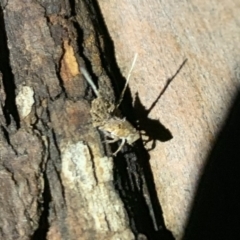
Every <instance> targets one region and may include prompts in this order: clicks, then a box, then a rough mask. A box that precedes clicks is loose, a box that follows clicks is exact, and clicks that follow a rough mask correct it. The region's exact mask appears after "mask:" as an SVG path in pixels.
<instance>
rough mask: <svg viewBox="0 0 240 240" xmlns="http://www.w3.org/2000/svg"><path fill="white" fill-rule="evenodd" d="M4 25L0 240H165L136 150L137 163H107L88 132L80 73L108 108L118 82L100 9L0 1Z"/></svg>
mask: <svg viewBox="0 0 240 240" xmlns="http://www.w3.org/2000/svg"><path fill="white" fill-rule="evenodd" d="M0 17H1V36H0V45H1V60H0V71H1V94H0V96H1V99H0V100H1V109H0V110H1V112H0V120H1V129H0V130H1V142H0V144H1V145H0V151H1V158H0V161H1V162H0V166H1V171H0V178H1V198H0V208H1V217H0V228H1V231H0V238H1V239H66V240H70V239H127V240H128V239H135V237H137V238H138V239H146V232H148V233H149V234H150V235H156V234H157V235H156V236H160V235H164V234H169V233H168V231H167V230H166V229H165V228H164V223H163V219H162V216H161V209H160V208H159V206H158V203H157V201H156V199H157V198H156V194H155V192H154V190H153V197H150V195H149V187H148V186H147V181H146V179H145V177H144V172H143V164H145V170H147V171H149V173H150V174H148V178H149V179H150V181H149V182H151V183H152V179H151V172H150V169H149V166H148V164H147V163H146V162H143V163H141V159H146V157H147V158H148V155H146V152H145V151H144V150H143V146H142V144H141V142H139V143H138V148H139V151H140V152H139V153H136V150H135V148H136V147H134V148H133V147H130V146H124V148H123V149H122V151H121V153H119V154H118V155H117V157H115V158H114V161H113V158H112V157H111V151H112V149H111V148H112V146H109V145H108V144H106V143H104V142H103V140H104V135H103V134H100V133H99V132H98V131H97V129H96V128H93V126H92V119H91V115H90V108H91V100H92V99H93V98H94V96H93V94H92V91H91V90H90V89H89V88H88V87H87V86H88V85H87V83H86V81H85V79H84V78H83V76H82V74H81V72H80V70H79V69H80V67H85V68H86V69H87V70H88V71H89V72H90V74H91V75H92V76H93V79H94V81H96V82H97V85H98V87H99V91H101V93H102V94H105V97H107V98H108V99H110V98H112V100H115V99H114V98H115V93H114V90H113V87H112V83H111V81H110V80H109V77H111V78H112V79H120V80H123V77H122V76H121V74H120V73H119V71H118V68H117V65H116V63H115V61H114V51H113V44H112V42H111V39H110V38H109V36H108V33H107V29H106V27H105V25H104V22H103V19H102V17H101V14H100V11H99V8H98V6H97V4H96V2H95V1H75V2H73V1H69V2H68V1H56V2H53V1H32V0H27V1H26V0H20V1H19V0H10V1H4V0H2V1H1V13H0ZM113 70H117V72H116V73H114V72H113ZM121 83H123V82H121ZM120 85H121V84H120ZM120 87H122V86H120ZM117 88H118V87H117V84H116V86H115V90H116V92H118V91H117ZM130 116H131V115H130ZM113 147H114V145H113ZM115 147H116V146H115ZM141 149H142V150H141ZM141 151H143V153H144V154H145V155H146V156H144V157H142V158H141V157H138V156H137V155H141ZM136 159H139V160H140V162H137V161H136ZM145 170H144V171H145ZM152 188H153V187H152ZM153 189H154V188H153ZM154 194H155V195H154ZM151 198H153V199H154V200H155V201H156V203H157V205H156V207H155V208H156V210H154V209H153V205H152V203H151V201H152V200H151ZM124 205H125V206H124ZM156 212H157V214H158V215H159V217H158V218H156ZM143 219H144V222H143ZM159 226H161V231H160V228H159ZM143 233H144V234H145V235H144V234H143ZM149 234H148V235H149ZM170 235H171V234H170Z"/></svg>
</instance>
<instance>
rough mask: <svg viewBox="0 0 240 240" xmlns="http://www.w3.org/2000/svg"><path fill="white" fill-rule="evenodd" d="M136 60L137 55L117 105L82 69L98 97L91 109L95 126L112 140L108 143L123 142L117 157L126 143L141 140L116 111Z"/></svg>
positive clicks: (82, 69) (136, 132) (137, 133)
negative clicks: (102, 93)
mask: <svg viewBox="0 0 240 240" xmlns="http://www.w3.org/2000/svg"><path fill="white" fill-rule="evenodd" d="M136 58H137V55H135V58H134V61H133V64H132V67H131V69H130V71H129V74H128V77H127V81H126V84H125V87H124V89H123V91H122V94H121V97H120V99H119V102H118V104H116V105H115V104H114V103H112V102H110V101H109V100H108V99H106V98H104V96H101V95H100V93H99V91H98V90H97V88H96V86H95V84H94V83H93V81H92V78H91V77H90V75H89V74H88V72H87V71H86V69H85V68H80V69H81V72H82V74H83V75H84V77H85V79H86V80H87V82H88V83H89V85H90V86H91V87H92V89H93V91H94V93H95V94H96V96H97V98H96V99H94V100H93V101H92V108H91V115H92V119H93V126H94V127H97V128H98V129H99V130H101V131H102V132H103V133H104V134H105V135H106V136H108V137H109V138H111V140H108V141H107V142H108V143H114V142H117V141H119V140H121V144H120V146H119V148H118V149H117V151H116V152H115V153H114V154H113V155H116V154H117V153H118V152H119V151H120V150H121V149H122V147H123V146H124V144H125V143H128V144H130V145H131V144H133V143H134V142H135V141H137V140H138V139H139V138H140V134H139V132H138V131H137V130H136V129H135V128H134V127H133V126H132V125H131V124H130V123H129V122H128V121H127V120H126V119H125V118H120V117H117V116H116V114H115V112H116V109H117V108H118V107H119V105H120V104H121V101H122V98H123V95H124V92H125V90H126V88H127V84H128V81H129V78H130V74H131V71H132V69H133V66H134V64H135V61H136Z"/></svg>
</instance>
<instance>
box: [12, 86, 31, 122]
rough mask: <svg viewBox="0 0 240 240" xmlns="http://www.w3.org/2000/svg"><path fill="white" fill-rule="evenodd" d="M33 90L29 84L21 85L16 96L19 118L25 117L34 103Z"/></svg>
mask: <svg viewBox="0 0 240 240" xmlns="http://www.w3.org/2000/svg"><path fill="white" fill-rule="evenodd" d="M33 96H34V91H33V89H32V88H31V87H29V86H21V87H20V89H19V93H18V95H17V97H16V104H17V107H18V112H19V114H20V116H21V118H25V117H27V116H28V115H29V114H30V112H31V110H32V106H33V104H34V98H33Z"/></svg>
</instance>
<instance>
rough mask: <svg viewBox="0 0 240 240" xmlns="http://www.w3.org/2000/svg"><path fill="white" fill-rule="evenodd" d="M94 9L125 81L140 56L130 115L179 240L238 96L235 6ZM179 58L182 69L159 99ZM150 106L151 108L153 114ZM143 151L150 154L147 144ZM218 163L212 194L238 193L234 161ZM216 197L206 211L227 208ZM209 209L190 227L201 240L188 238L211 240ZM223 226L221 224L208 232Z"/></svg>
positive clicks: (142, 4) (110, 4)
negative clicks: (143, 135) (144, 138)
mask: <svg viewBox="0 0 240 240" xmlns="http://www.w3.org/2000/svg"><path fill="white" fill-rule="evenodd" d="M99 5H100V9H101V11H102V14H103V17H104V19H105V22H106V25H107V27H108V30H109V33H110V36H111V37H112V40H113V42H114V46H115V53H116V60H117V63H118V66H119V68H120V69H121V71H122V73H123V74H124V75H126V73H127V71H128V70H127V69H128V68H129V67H130V64H131V61H132V58H133V56H134V54H135V53H138V54H139V57H138V61H137V64H136V66H135V69H134V71H133V73H132V77H131V81H130V89H131V92H132V96H133V97H134V95H135V93H137V95H136V100H135V112H136V115H137V119H138V120H139V121H140V123H141V122H142V123H143V124H142V128H143V129H144V130H148V135H149V136H152V138H153V139H155V140H157V141H156V147H155V148H154V149H153V150H152V151H150V152H149V154H150V164H151V168H152V170H153V175H154V181H155V185H156V190H157V194H158V197H159V200H160V203H161V206H162V209H163V214H164V219H165V221H166V226H167V228H168V229H170V230H171V231H172V232H173V233H174V236H175V237H176V239H181V238H182V236H183V234H184V228H185V226H186V224H187V219H188V216H189V214H190V210H191V206H192V203H193V201H194V195H195V193H196V191H197V187H198V182H199V181H200V177H201V174H202V173H203V171H204V167H205V164H207V157H208V154H209V153H210V150H211V148H212V147H213V145H214V144H215V142H216V138H217V136H218V132H219V131H220V129H221V127H222V126H223V123H224V120H225V118H226V115H227V114H228V112H229V109H230V107H231V105H232V104H233V102H234V100H235V97H236V95H237V94H238V89H239V60H240V59H239V56H240V55H239V52H240V46H239V40H240V29H239V21H240V15H239V11H240V2H239V1H211V2H210V1H174V0H171V1H158V0H151V1H147V0H132V1H124V0H123V1H117V0H110V1H108V0H99ZM186 58H187V59H188V61H187V62H186V64H185V65H184V66H183V67H182V69H181V70H180V71H179V73H178V74H177V76H175V78H174V80H173V81H172V82H171V83H170V84H169V85H168V88H167V89H166V91H165V92H164V94H162V95H161V92H162V91H163V89H164V87H165V86H166V85H167V84H168V83H169V79H172V77H173V76H174V75H175V73H176V71H177V70H178V69H179V67H180V65H181V63H182V62H183V61H184V59H186ZM159 96H161V98H160V99H158V97H159ZM156 99H157V100H158V102H157V103H156V104H155V105H154V108H152V106H153V105H152V104H153V102H154V101H156ZM149 109H150V110H152V111H149ZM146 126H147V127H146ZM149 126H150V127H149ZM168 131H170V133H171V134H170V135H172V139H171V137H170V135H168V134H167V135H166V136H167V137H164V136H165V135H164V133H169V132H168ZM233 131H234V132H235V131H236V130H233ZM232 134H233V133H232ZM228 142H231V141H230V139H229V140H228ZM231 143H232V142H231ZM225 144H227V142H226V143H225ZM147 146H148V148H151V147H152V144H151V143H150V144H148V145H147ZM234 146H235V143H234ZM225 148H226V146H225ZM230 152H232V149H231V151H229V153H230ZM231 156H233V155H231ZM227 159H229V157H226V160H227ZM218 160H219V164H218V165H219V166H221V165H222V166H225V170H224V169H222V172H221V174H220V175H216V172H214V171H213V172H211V174H212V175H214V176H219V179H218V184H216V186H215V188H214V187H213V188H212V189H211V191H212V192H213V191H214V189H219V188H220V186H222V187H223V184H221V181H222V180H223V179H224V180H223V181H224V182H225V183H224V184H225V187H226V188H229V189H232V188H233V189H237V188H238V187H237V185H236V183H237V182H239V177H238V176H236V175H234V171H232V173H231V171H230V170H229V171H228V169H229V167H230V169H232V170H233V169H234V168H238V165H236V163H235V162H233V161H231V166H230V165H229V164H230V163H227V162H225V161H223V163H222V162H221V160H220V156H218ZM212 165H214V166H216V165H217V164H216V165H215V164H212ZM219 166H216V168H218V167H219ZM233 166H235V167H233ZM223 168H224V167H223ZM224 171H225V173H224ZM227 173H229V175H226V174H227ZM232 175H234V176H235V180H233V181H232V182H231V183H227V180H226V179H227V178H229V179H230V178H232ZM230 176H231V177H230ZM225 180H226V181H225ZM228 184H229V185H228ZM227 186H228V187H227ZM234 186H235V188H234ZM223 192H224V190H223V188H222V193H221V194H220V190H219V194H220V195H221V196H222V200H219V199H221V198H219V197H220V195H219V197H218V198H213V199H209V198H208V199H206V200H204V201H206V204H207V203H208V204H209V206H211V207H209V208H212V209H215V206H216V204H217V202H219V201H222V202H224V201H225V203H226V204H227V203H228V200H227V199H229V196H228V195H227V194H226V192H225V193H224V195H223ZM227 193H228V194H229V192H228V191H227ZM210 195H211V196H212V194H211V193H209V196H210ZM233 195H234V194H233ZM231 196H232V195H231ZM234 196H235V195H234ZM198 200H199V201H200V199H197V201H198ZM230 205H231V203H230ZM234 206H235V207H236V205H234ZM225 207H226V210H225ZM209 208H208V210H206V209H203V210H202V211H203V212H204V211H205V212H207V211H208V213H206V216H205V217H204V221H205V223H204V224H202V225H200V224H199V221H200V217H199V218H198V220H196V222H195V225H198V226H199V228H200V229H201V232H202V234H203V233H204V234H206V235H204V237H202V238H201V237H200V236H202V235H201V233H200V232H198V231H196V229H195V232H198V234H199V235H198V236H197V234H195V235H194V237H192V238H190V239H215V238H211V237H209V234H213V233H211V231H210V230H209V231H207V230H206V229H210V227H209V228H208V227H207V228H206V226H211V225H212V224H213V223H214V222H218V218H220V219H222V216H219V217H216V215H215V218H214V217H213V215H212V214H211V210H210V209H209ZM233 208H234V207H233ZM219 211H220V212H221V211H223V212H224V213H223V212H222V215H223V216H225V215H224V214H225V211H226V212H228V211H229V208H228V206H227V205H223V206H222V208H220V207H219ZM219 214H220V213H219ZM228 216H229V219H232V217H231V216H230V215H228ZM226 221H227V220H226ZM222 223H224V220H223V219H222ZM231 223H232V220H231ZM228 224H229V222H228V221H227V222H225V224H222V227H220V226H218V227H217V229H215V231H216V232H218V231H220V229H223V228H225V225H228ZM199 231H200V230H199ZM226 231H227V230H226ZM230 232H231V230H230V231H229V232H228V234H229V233H230ZM227 236H228V235H227V234H226V236H225V238H227V239H230V238H231V237H227ZM220 238H221V237H219V236H218V237H217V238H216V239H220Z"/></svg>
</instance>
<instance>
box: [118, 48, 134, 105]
mask: <svg viewBox="0 0 240 240" xmlns="http://www.w3.org/2000/svg"><path fill="white" fill-rule="evenodd" d="M137 57H138V54H137V53H136V54H135V55H134V59H133V62H132V66H131V68H130V70H129V72H128V75H127V80H126V83H125V86H124V88H123V90H122V93H121V95H120V98H119V101H118V104H117V105H116V108H118V107H119V106H120V104H121V102H122V100H123V96H124V93H125V91H126V89H127V85H128V82H129V80H130V77H131V74H132V71H133V68H134V66H135V63H136V61H137Z"/></svg>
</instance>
